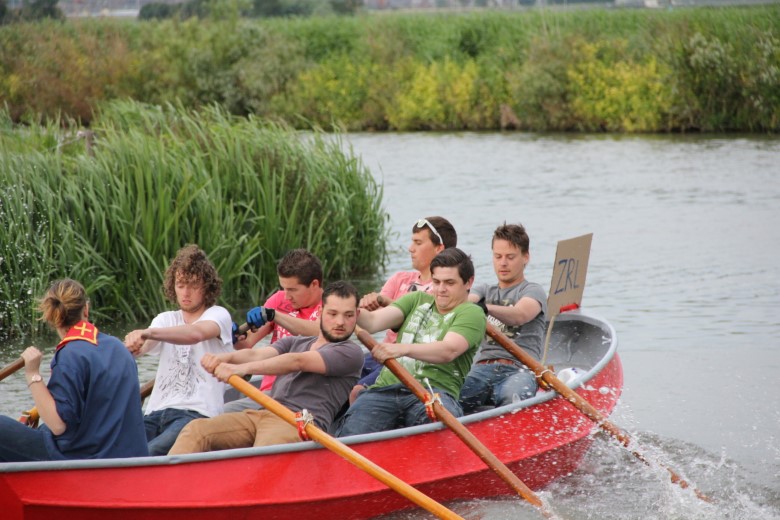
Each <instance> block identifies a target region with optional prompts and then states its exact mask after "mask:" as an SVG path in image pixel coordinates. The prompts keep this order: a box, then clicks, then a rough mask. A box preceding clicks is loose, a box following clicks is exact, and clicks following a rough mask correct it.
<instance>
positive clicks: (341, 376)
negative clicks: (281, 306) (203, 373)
mask: <svg viewBox="0 0 780 520" xmlns="http://www.w3.org/2000/svg"><path fill="white" fill-rule="evenodd" d="M322 303H323V307H322V317H321V319H320V324H319V326H320V332H319V334H318V335H317V336H315V337H307V336H287V337H284V338H282V339H280V340H278V341H276V342H275V343H273V344H272V345H270V346H267V347H260V348H255V349H249V350H239V351H236V352H231V353H226V354H220V355H215V356H204V358H203V361H202V364H203V367H204V368H205V369H206V370H207V371H208V372H210V373H211V374H213V375H214V377H215V380H216V379H219V380H220V381H227V380H228V379H229V378H230V377H231V376H233V375H240V376H244V375H247V374H262V375H264V376H266V375H275V376H277V378H276V381H275V382H274V384H273V386H272V387H271V390H270V392H269V394H270V396H271V397H272V398H274V399H276V400H277V401H279V402H280V403H281V404H283V405H284V406H286V407H287V408H289V409H290V410H292V411H294V412H303V411H304V410H306V411H308V413H310V414H311V415H312V416H313V421H314V423H315V424H316V425H317V426H318V427H319V428H320V429H323V430H327V429H328V427H329V426H330V423H331V421H332V420H333V418H334V417H335V415H336V413H337V412H338V411H339V409H340V408H341V405H342V403H344V402H345V401H346V399H347V396H348V395H349V391H350V389H351V388H352V386H353V385H354V384H355V382H356V381H357V379H358V376H359V374H360V369H361V367H362V366H363V352H362V350H361V348H360V347H359V346H358V345H356V344H355V343H353V342H351V341H349V337H350V336H351V335H352V333H353V332H354V330H355V323H356V320H357V316H358V313H359V310H358V308H357V303H358V294H357V290H356V289H355V288H354V287H353V286H352V285H351V284H349V283H347V282H333V283H331V284H329V285H328V286H327V287H326V288H325V290H324V292H323V294H322ZM300 440H301V438H300V437H299V433H298V429H297V428H296V427H294V426H291V425H290V424H288V423H287V422H285V421H284V420H283V419H281V418H280V417H278V416H276V415H275V414H273V413H272V412H269V411H268V410H264V409H260V410H252V409H247V410H244V411H242V412H234V413H226V414H223V415H220V416H218V417H214V418H211V419H199V420H196V421H192V422H191V423H190V424H188V425H187V427H185V428H184V430H182V432H181V434H180V435H179V438H178V439H177V441H176V444H174V445H173V447H172V448H171V450H170V452H169V454H170V455H179V454H183V453H196V452H202V451H212V450H225V449H231V448H244V447H250V446H268V445H272V444H283V443H290V442H298V441H300Z"/></svg>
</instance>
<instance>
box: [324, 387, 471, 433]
mask: <svg viewBox="0 0 780 520" xmlns="http://www.w3.org/2000/svg"><path fill="white" fill-rule="evenodd" d="M433 391H434V392H435V393H438V394H439V397H440V398H441V402H442V405H443V406H444V408H446V409H447V410H449V411H450V413H452V415H454V416H455V417H460V416H461V415H463V410H462V409H461V407H460V405H459V404H458V401H456V400H455V398H453V397H452V396H451V395H450V394H448V393H447V392H445V391H444V390H442V389H440V388H435V387H434V388H433ZM429 422H431V420H430V418H428V414H427V412H426V411H425V405H424V404H423V403H422V402H421V401H420V400H419V399H418V398H417V396H415V395H414V394H413V393H412V392H411V391H410V390H409V389H408V388H406V386H404V385H403V384H395V385H390V386H386V387H383V388H370V389H368V390H366V391H364V392H362V393H361V394H360V395H358V398H357V399H356V400H355V402H354V403H352V406H350V407H349V410H347V413H346V414H345V415H344V417H343V419H342V421H340V424H339V425H337V426H336V428H335V432H334V434H335V435H336V436H337V437H346V436H347V435H359V434H361V433H374V432H382V431H385V430H394V429H396V428H403V427H405V426H417V425H419V424H426V423H429Z"/></svg>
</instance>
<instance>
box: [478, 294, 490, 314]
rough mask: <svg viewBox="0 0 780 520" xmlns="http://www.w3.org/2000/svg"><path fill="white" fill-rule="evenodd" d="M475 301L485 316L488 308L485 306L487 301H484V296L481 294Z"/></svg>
mask: <svg viewBox="0 0 780 520" xmlns="http://www.w3.org/2000/svg"><path fill="white" fill-rule="evenodd" d="M475 303H476V304H477V305H478V306H479V308H480V309H482V312H484V313H485V316H487V315H488V308H487V303H485V297H484V296H483V297H482V298H480V299H479V300H478V301H477V302H475Z"/></svg>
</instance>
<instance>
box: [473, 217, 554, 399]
mask: <svg viewBox="0 0 780 520" xmlns="http://www.w3.org/2000/svg"><path fill="white" fill-rule="evenodd" d="M529 247H530V239H529V238H528V233H526V231H525V228H524V227H523V226H522V225H517V224H504V225H501V226H498V228H496V230H495V232H494V233H493V239H492V249H493V269H494V270H495V272H496V277H497V278H498V283H496V284H491V285H487V284H476V285H474V287H473V288H472V290H471V293H470V294H469V300H470V301H472V302H481V304H483V305H485V307H486V308H487V313H488V321H489V322H490V323H492V324H493V325H494V326H496V327H497V328H498V329H499V330H500V331H501V332H503V333H504V334H506V335H507V336H509V337H510V338H512V340H513V341H514V342H515V343H517V345H518V346H519V347H520V348H522V349H524V350H526V351H527V352H528V353H529V354H531V355H532V356H533V357H534V358H536V359H537V360H539V359H541V354H542V342H543V338H544V331H545V314H546V313H547V297H546V295H545V292H544V289H543V288H542V286H541V285H539V284H537V283H533V282H529V281H528V280H526V279H525V268H526V266H527V265H528V262H529V261H530V260H531V255H530V251H529ZM536 390H537V383H536V376H535V375H534V373H533V372H531V370H529V369H528V367H526V366H525V365H523V364H522V363H521V362H520V361H518V360H517V359H515V358H514V356H512V354H510V353H509V352H507V351H506V349H504V348H503V347H502V346H501V345H498V344H497V343H496V342H495V341H494V340H493V339H491V338H490V337H487V336H486V337H485V339H484V340H483V341H482V345H481V346H480V349H479V352H477V355H476V357H475V359H474V366H473V367H472V368H471V370H470V371H469V373H468V376H466V381H465V382H464V383H463V388H461V391H460V404H461V406H462V407H463V412H464V413H466V414H469V413H472V412H474V411H476V410H478V409H479V407H481V406H503V405H505V404H510V403H511V402H513V401H517V400H522V399H528V398H529V397H533V396H534V395H536Z"/></svg>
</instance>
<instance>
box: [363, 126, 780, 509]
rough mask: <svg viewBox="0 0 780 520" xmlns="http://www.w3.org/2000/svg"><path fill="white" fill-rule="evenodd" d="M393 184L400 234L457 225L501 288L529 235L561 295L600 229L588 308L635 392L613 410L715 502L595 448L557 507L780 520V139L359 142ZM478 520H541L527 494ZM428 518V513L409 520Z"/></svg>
mask: <svg viewBox="0 0 780 520" xmlns="http://www.w3.org/2000/svg"><path fill="white" fill-rule="evenodd" d="M348 142H349V143H350V144H351V145H352V147H353V150H354V152H355V153H356V154H358V155H360V156H361V157H362V159H363V161H364V163H365V164H366V165H367V166H368V167H369V168H370V169H371V170H372V171H373V172H374V174H375V175H376V176H377V179H379V180H380V181H381V182H382V184H383V185H384V197H385V198H384V200H385V203H384V206H385V208H386V210H387V211H388V213H389V214H390V224H391V226H392V229H393V230H394V231H395V232H396V235H395V236H394V237H393V238H392V246H393V247H392V249H393V254H392V256H391V258H390V264H389V266H388V267H389V269H388V271H395V270H398V269H407V268H409V265H410V264H409V258H408V254H407V253H406V251H405V248H406V246H407V245H408V240H409V237H410V232H411V227H412V225H413V224H414V222H415V221H416V220H417V219H418V218H421V217H424V216H429V215H441V216H445V217H447V218H448V219H449V220H450V221H451V222H452V223H453V224H454V226H455V228H456V230H457V231H458V245H459V247H461V248H462V249H463V250H465V251H466V252H467V253H469V254H471V256H472V258H473V259H474V262H475V266H476V271H477V276H476V278H477V280H478V281H479V280H484V281H493V280H494V279H495V277H494V274H493V271H492V265H491V259H490V258H491V257H490V237H491V234H492V231H493V229H494V228H495V227H496V226H497V225H499V224H501V223H502V222H504V221H507V222H520V223H522V224H523V225H525V226H526V228H527V230H528V233H529V235H530V237H531V263H530V264H529V266H528V268H527V270H526V276H527V278H528V279H530V280H532V281H536V282H539V283H541V284H542V285H543V286H544V287H546V288H549V286H550V278H551V274H552V267H553V262H554V259H555V248H556V245H557V242H558V241H559V240H563V239H568V238H573V237H576V236H579V235H583V234H586V233H593V245H592V249H591V255H590V262H589V268H588V275H587V282H586V288H585V293H584V297H583V308H585V309H587V310H588V311H590V312H593V313H595V314H598V315H600V316H602V317H604V318H606V319H607V320H608V321H610V322H611V323H612V324H613V326H614V327H615V328H616V330H617V332H618V337H619V341H620V347H619V352H620V356H621V359H622V361H623V368H624V376H625V388H624V392H623V396H622V398H621V402H620V404H619V406H618V408H617V409H616V411H615V413H614V414H613V415H612V417H611V419H612V420H613V422H615V423H616V424H618V425H619V426H621V427H622V428H624V429H625V430H627V431H628V432H629V433H630V434H631V436H632V437H633V438H634V439H635V441H637V445H638V446H639V447H640V450H641V451H643V452H645V453H646V454H648V455H649V456H652V457H654V458H656V459H657V460H660V461H663V462H664V463H665V464H666V465H667V466H670V467H672V468H674V469H675V470H676V471H678V472H679V473H682V474H683V475H684V476H685V477H686V478H687V479H688V480H690V481H691V482H692V483H693V484H695V485H696V486H697V487H698V488H699V489H701V490H702V491H703V492H705V493H706V494H708V495H710V496H712V497H713V498H715V499H716V500H717V504H716V505H708V504H706V503H704V502H702V501H700V500H698V499H696V498H695V497H694V496H693V494H692V493H690V492H686V491H681V490H680V489H679V488H678V487H677V486H674V485H671V484H668V480H669V479H668V476H667V475H665V474H664V473H663V470H660V471H659V470H658V469H652V468H647V467H646V466H644V465H643V464H641V463H638V462H637V461H636V459H634V458H633V457H632V456H631V455H630V454H628V452H627V451H626V450H624V449H622V448H620V447H619V446H618V445H617V444H616V443H615V442H614V441H611V440H609V439H607V438H606V437H604V438H602V436H601V435H598V436H597V439H596V443H595V444H594V448H593V449H592V450H591V451H590V453H589V455H588V457H587V460H586V463H585V464H584V465H583V467H582V468H581V469H580V471H578V472H577V473H576V474H574V475H572V476H571V477H568V478H566V479H564V480H562V481H560V482H558V483H556V484H554V485H553V486H552V487H551V488H550V489H548V490H545V492H544V493H543V496H544V498H545V499H546V500H549V502H550V504H551V505H552V507H553V509H555V510H556V511H557V512H558V513H560V516H561V517H562V518H569V519H604V518H614V519H627V518H632V519H648V518H659V519H694V518H695V519H708V520H709V519H712V520H714V519H721V518H732V519H744V520H748V519H756V518H766V519H777V518H780V406H778V403H777V398H778V396H780V341H779V340H778V338H780V262H779V261H778V257H780V227H778V220H780V140H778V139H771V138H762V137H758V138H756V137H722V136H716V137H702V136H695V137H689V136H660V137H659V136H637V137H634V136H611V135H587V136H583V135H536V134H514V133H512V134H495V133H490V134H475V133H462V134H389V135H385V134H352V135H350V136H349V137H348ZM457 511H458V512H459V513H461V514H463V515H464V516H467V517H469V518H486V519H490V520H503V519H507V520H509V519H515V518H529V519H530V518H540V516H539V515H538V513H537V512H536V511H533V510H532V509H531V508H529V507H528V506H525V505H524V504H522V501H521V500H519V499H512V500H504V501H484V502H476V503H468V504H462V507H461V508H460V509H457ZM401 516H402V517H404V518H424V517H425V516H424V515H422V514H418V515H414V514H412V515H401Z"/></svg>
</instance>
